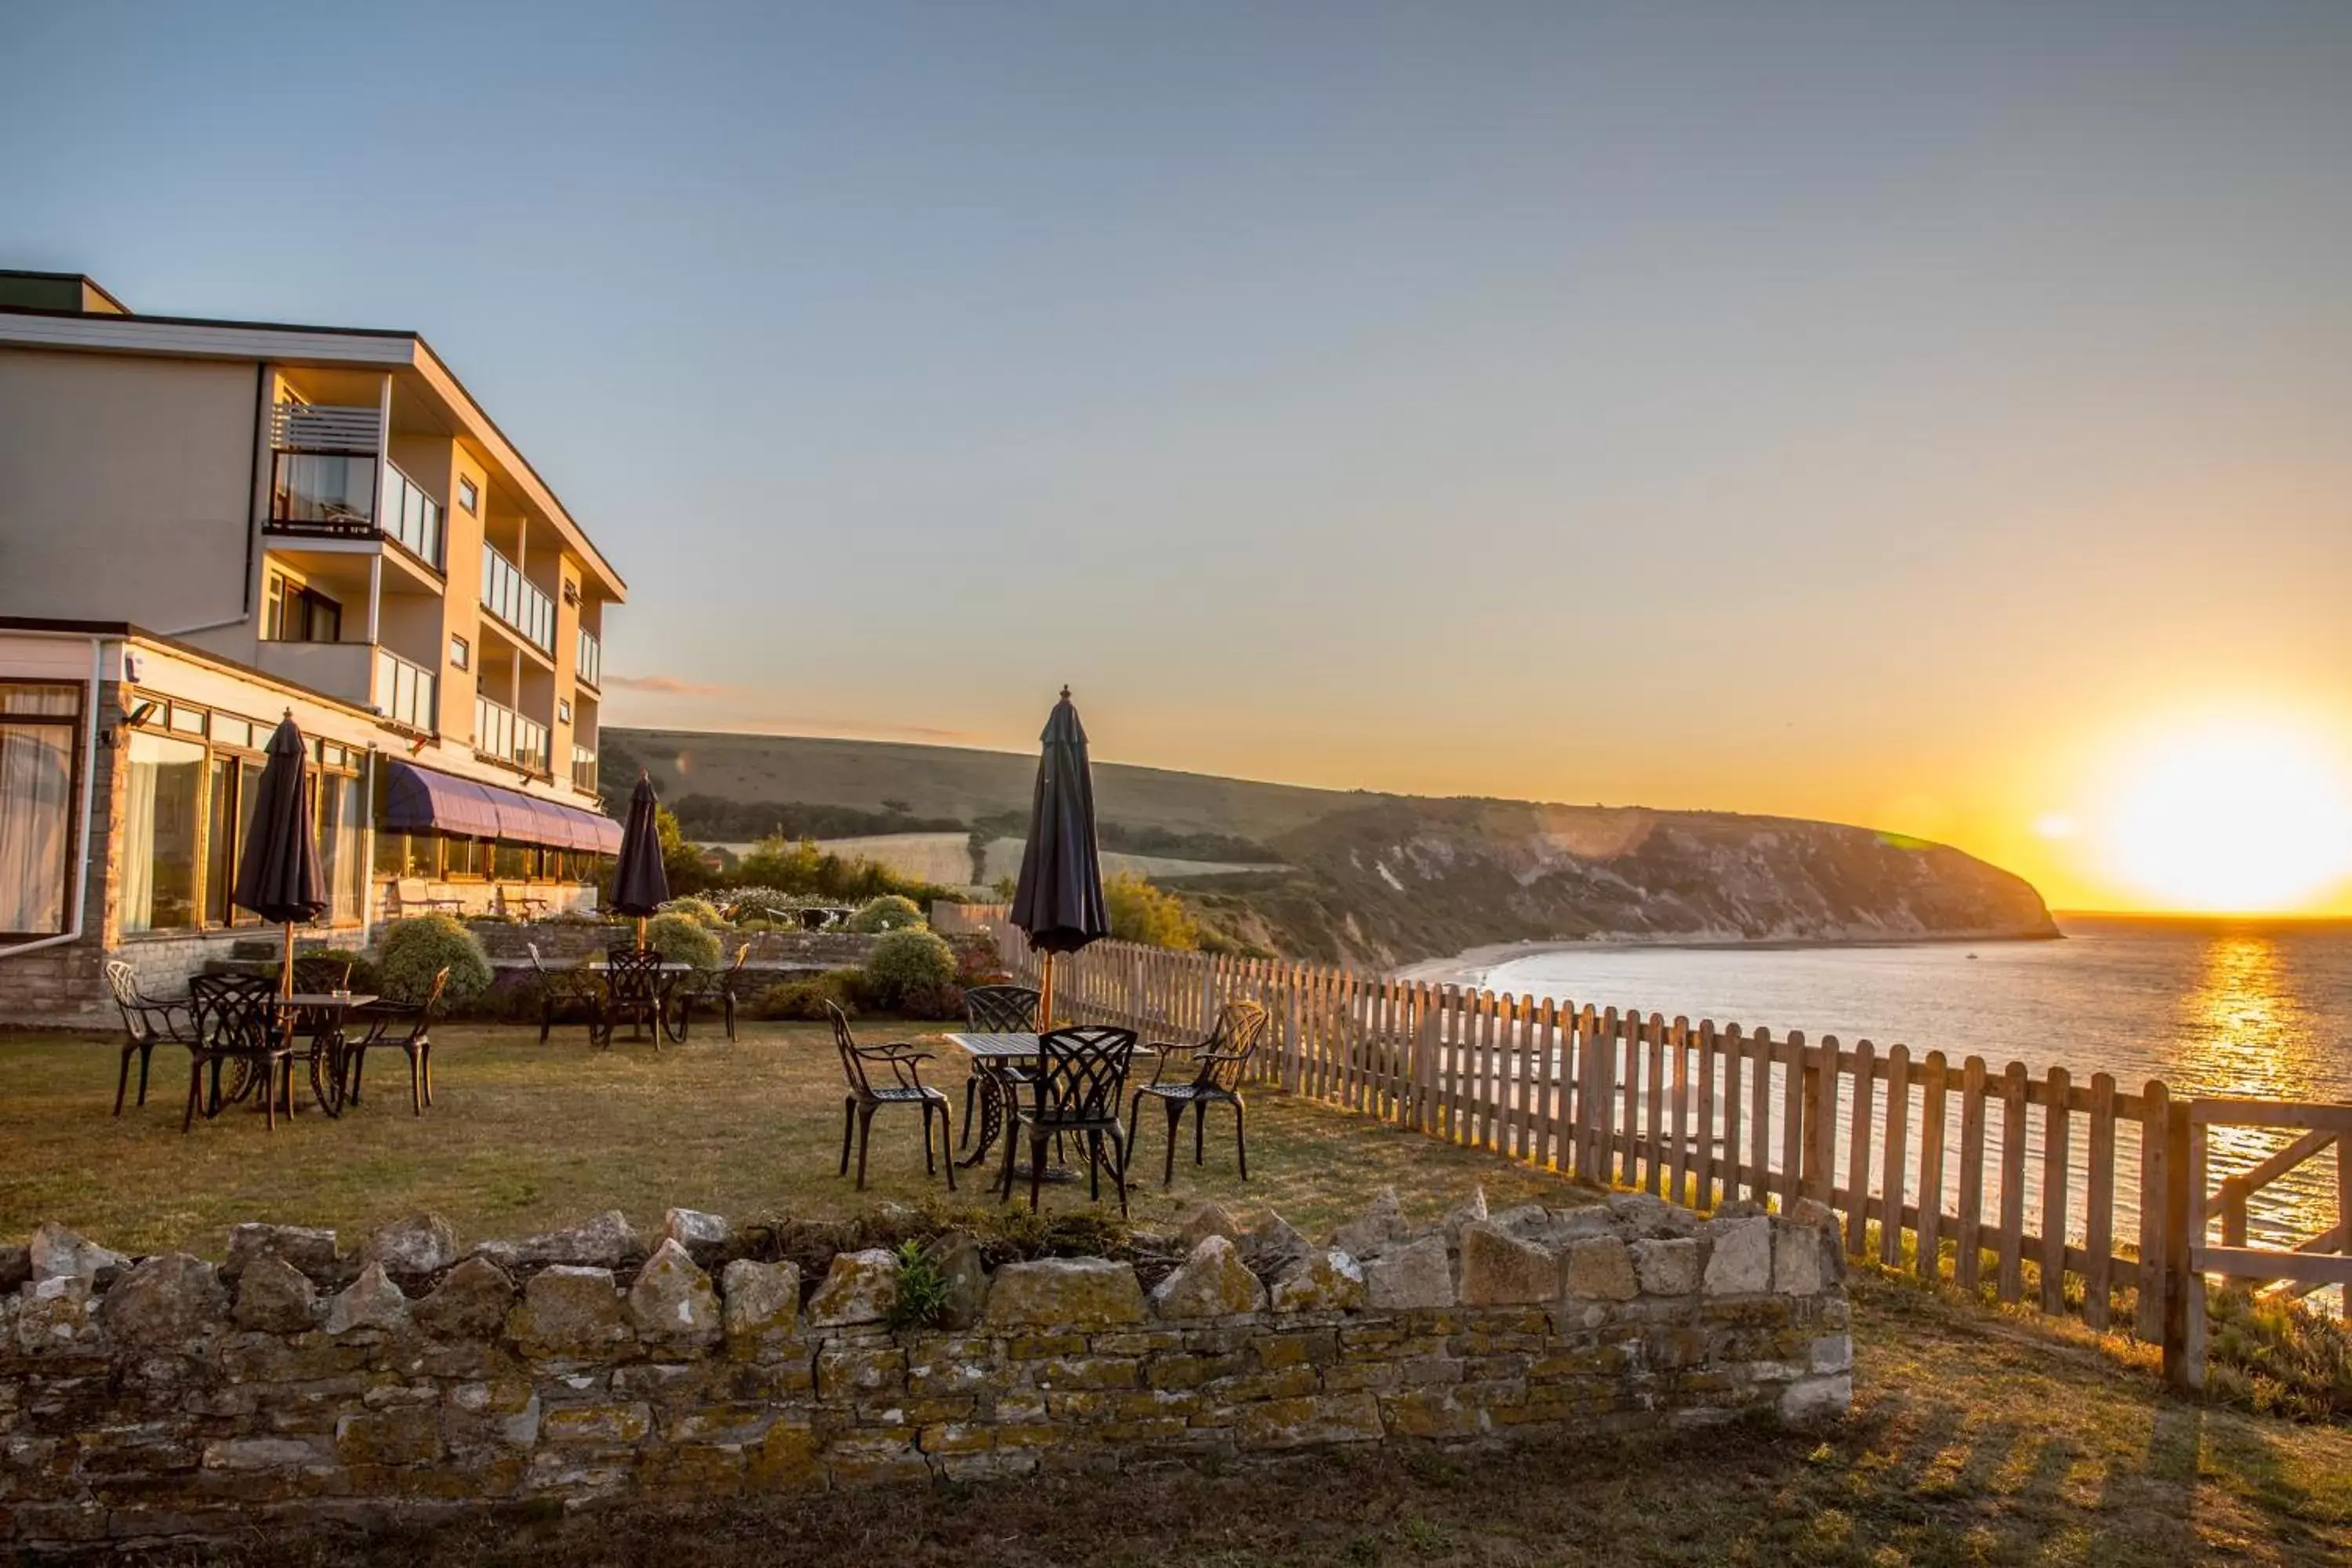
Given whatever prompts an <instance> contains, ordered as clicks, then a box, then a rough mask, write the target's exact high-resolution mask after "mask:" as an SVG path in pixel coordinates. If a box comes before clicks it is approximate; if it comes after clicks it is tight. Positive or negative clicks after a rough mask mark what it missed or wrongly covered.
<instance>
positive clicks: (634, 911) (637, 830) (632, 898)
mask: <svg viewBox="0 0 2352 1568" xmlns="http://www.w3.org/2000/svg"><path fill="white" fill-rule="evenodd" d="M660 805H661V802H660V801H659V800H658V799H656V797H655V795H654V781H653V780H652V779H651V778H649V777H647V776H646V774H644V773H639V774H638V775H637V787H636V789H635V792H634V793H632V794H631V795H630V796H629V820H628V821H627V822H626V823H625V824H624V825H623V826H622V828H621V857H620V861H619V863H618V864H617V865H615V866H614V868H613V896H612V899H611V900H610V901H609V905H610V907H611V908H612V909H613V910H616V911H617V912H619V913H621V914H625V915H635V917H636V920H637V945H638V946H639V947H643V946H645V945H646V918H647V917H648V916H650V915H653V914H656V913H657V912H658V911H659V910H660V909H661V907H662V906H663V905H664V904H666V903H667V902H669V872H668V870H667V868H665V867H664V866H663V865H662V847H661V826H660V824H659V823H658V822H657V821H656V813H657V812H658V810H659V809H660Z"/></svg>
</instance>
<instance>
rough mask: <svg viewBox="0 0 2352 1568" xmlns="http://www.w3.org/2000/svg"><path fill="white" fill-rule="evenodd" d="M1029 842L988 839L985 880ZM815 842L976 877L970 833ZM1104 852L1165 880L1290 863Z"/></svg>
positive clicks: (948, 876) (902, 871)
mask: <svg viewBox="0 0 2352 1568" xmlns="http://www.w3.org/2000/svg"><path fill="white" fill-rule="evenodd" d="M1026 842H1027V840H1025V839H1021V838H992V839H990V840H989V841H988V849H987V868H986V869H985V870H984V871H983V872H982V875H981V878H980V880H981V882H982V883H983V884H985V883H992V882H995V881H997V880H999V879H1002V878H1005V877H1015V876H1018V875H1020V872H1021V849H1022V846H1023V845H1024V844H1025V843H1026ZM711 847H712V848H714V849H724V850H726V851H727V852H728V853H729V854H730V855H734V856H737V857H741V856H744V855H748V854H750V853H751V849H752V846H751V845H750V844H714V845H712V846H711ZM816 847H818V848H819V849H822V850H824V852H825V853H827V854H829V855H838V856H840V857H841V858H843V859H845V860H871V861H874V862H875V863H876V864H877V865H882V866H887V867H888V868H890V869H891V870H893V871H896V872H897V873H898V875H900V876H902V877H913V878H918V879H920V880H923V881H926V882H937V883H939V884H940V885H941V886H942V887H950V888H961V887H964V886H967V885H970V884H971V879H972V878H971V835H970V834H967V833H876V834H869V835H867V836H866V837H861V838H820V839H818V840H816ZM1103 869H1104V870H1105V871H1106V872H1109V873H1112V874H1117V873H1118V872H1121V871H1129V872H1133V873H1134V874H1135V875H1136V876H1139V877H1150V878H1152V879H1156V880H1161V881H1172V880H1181V879H1184V878H1187V877H1223V876H1229V875H1247V874H1250V873H1253V872H1255V873H1258V874H1261V875H1264V874H1268V873H1271V874H1274V875H1277V876H1278V875H1281V874H1283V873H1285V872H1286V871H1287V870H1288V869H1289V868H1287V867H1285V866H1275V865H1267V864H1265V863H1263V862H1245V861H1240V860H1185V859H1181V858H1177V857H1176V856H1173V855H1123V854H1120V853H1118V851H1116V850H1105V851H1104V852H1103Z"/></svg>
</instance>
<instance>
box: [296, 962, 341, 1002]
mask: <svg viewBox="0 0 2352 1568" xmlns="http://www.w3.org/2000/svg"><path fill="white" fill-rule="evenodd" d="M351 983H352V961H351V960H350V959H348V958H329V957H327V956H326V955H325V954H323V953H312V954H311V955H310V956H309V957H308V958H298V959H296V960H295V961H294V989H295V990H297V991H307V992H310V993H312V994H317V993H320V992H323V991H341V990H342V989H344V988H345V987H347V986H348V985H350V984H351Z"/></svg>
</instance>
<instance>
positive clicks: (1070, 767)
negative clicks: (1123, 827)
mask: <svg viewBox="0 0 2352 1568" xmlns="http://www.w3.org/2000/svg"><path fill="white" fill-rule="evenodd" d="M1038 739H1040V740H1041V741H1043V742H1045V750H1044V751H1043V752H1041V753H1040V754H1039V756H1038V758H1037V793H1036V795H1035V798H1034V799H1033V800H1032V801H1031V802H1030V805H1029V842H1028V843H1027V844H1026V845H1025V846H1024V847H1023V848H1022V851H1021V880H1020V882H1019V884H1018V885H1017V886H1016V887H1015V888H1014V889H1013V912H1012V920H1013V924H1014V925H1016V926H1019V927H1020V928H1021V929H1022V930H1023V931H1026V932H1028V933H1029V946H1030V949H1031V950H1032V951H1033V952H1077V951H1078V949H1080V948H1082V947H1084V946H1086V945H1087V943H1088V942H1097V941H1099V940H1100V939H1102V938H1103V937H1107V936H1108V935H1109V934H1110V912H1109V910H1108V909H1106V908H1105V907H1104V904H1103V889H1102V855H1101V852H1100V851H1099V850H1098V849H1097V847H1096V845H1095V782H1094V775H1093V774H1092V773H1090V772H1089V771H1088V769H1087V731H1086V727H1085V726H1084V725H1082V724H1080V723H1079V722H1078V710H1076V708H1073V707H1071V706H1070V689H1069V688H1068V687H1066V686H1065V687H1064V688H1062V700H1060V701H1059V702H1056V703H1055V704H1054V711H1053V713H1052V714H1051V715H1050V716H1049V717H1048V718H1047V719H1046V721H1045V733H1044V734H1042V735H1040V736H1039V737H1038Z"/></svg>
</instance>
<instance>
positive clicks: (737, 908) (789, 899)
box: [719, 887, 820, 925]
mask: <svg viewBox="0 0 2352 1568" xmlns="http://www.w3.org/2000/svg"><path fill="white" fill-rule="evenodd" d="M719 897H720V899H721V900H724V902H725V903H726V906H727V911H728V913H730V914H731V915H732V916H734V917H735V919H736V920H738V921H747V920H768V921H778V922H779V923H782V922H787V921H789V922H790V923H791V924H793V925H798V924H799V923H800V911H801V910H804V909H808V908H810V907H811V906H813V905H814V904H816V903H817V902H819V901H820V900H815V899H813V898H810V897H809V896H808V895H807V894H805V893H787V892H785V891H784V890H783V889H782V888H760V887H751V888H730V889H727V890H726V891H725V892H723V893H721V894H720V895H719Z"/></svg>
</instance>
